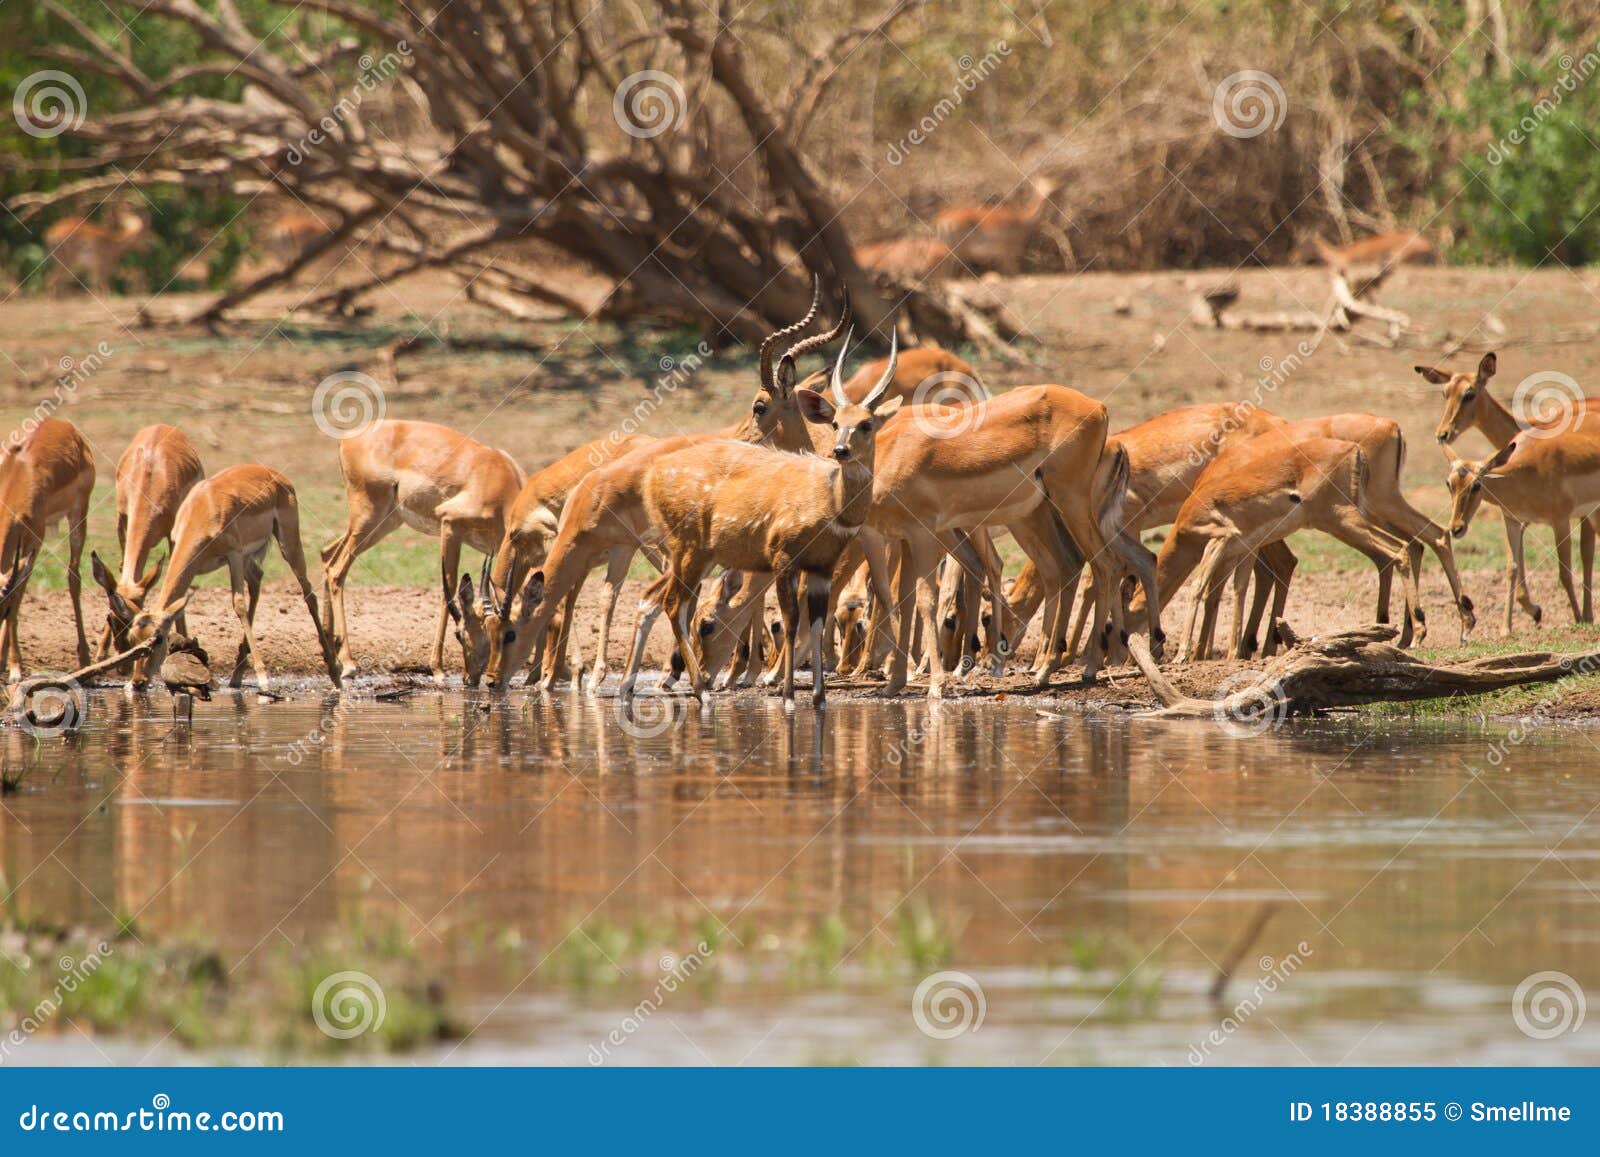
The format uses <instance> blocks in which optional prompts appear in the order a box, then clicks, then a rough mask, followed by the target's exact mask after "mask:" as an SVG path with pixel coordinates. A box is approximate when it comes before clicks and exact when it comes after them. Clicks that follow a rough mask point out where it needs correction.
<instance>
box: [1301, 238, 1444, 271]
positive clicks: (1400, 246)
mask: <svg viewBox="0 0 1600 1157" xmlns="http://www.w3.org/2000/svg"><path fill="white" fill-rule="evenodd" d="M1306 251H1307V255H1308V256H1309V257H1310V258H1312V259H1314V260H1317V261H1320V262H1322V263H1323V264H1324V265H1327V266H1331V267H1332V268H1334V269H1354V268H1363V267H1371V266H1379V267H1381V268H1388V267H1390V266H1393V265H1401V264H1404V263H1405V262H1407V261H1415V262H1431V261H1436V260H1437V259H1438V253H1437V252H1436V251H1435V249H1434V247H1433V242H1431V241H1429V240H1428V239H1427V238H1426V237H1424V236H1423V235H1422V234H1421V233H1416V232H1413V231H1412V230H1410V229H1391V230H1389V231H1388V232H1387V233H1376V234H1374V235H1373V236H1371V237H1363V238H1362V239H1361V240H1359V241H1352V242H1351V243H1350V244H1349V245H1330V244H1329V243H1328V242H1326V241H1324V240H1323V239H1322V238H1321V237H1313V238H1311V240H1310V241H1309V242H1308V243H1307V246H1306Z"/></svg>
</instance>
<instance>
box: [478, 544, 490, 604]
mask: <svg viewBox="0 0 1600 1157" xmlns="http://www.w3.org/2000/svg"><path fill="white" fill-rule="evenodd" d="M493 565H494V555H492V554H490V555H485V556H484V559H483V569H482V570H481V571H479V572H478V603H479V605H480V606H482V607H483V609H484V610H486V611H489V610H493V609H494V580H493V579H491V578H490V577H489V568H490V567H491V566H493Z"/></svg>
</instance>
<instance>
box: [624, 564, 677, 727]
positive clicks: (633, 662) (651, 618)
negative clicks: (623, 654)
mask: <svg viewBox="0 0 1600 1157" xmlns="http://www.w3.org/2000/svg"><path fill="white" fill-rule="evenodd" d="M668 573H670V572H668ZM666 591H667V583H666V582H657V583H656V584H653V585H652V586H651V587H650V589H649V590H647V591H645V593H644V598H643V599H641V600H640V602H639V616H638V620H637V621H636V622H635V623H634V627H633V650H632V651H630V652H629V653H628V666H627V668H626V669H625V670H624V671H623V672H622V688H621V690H620V691H619V692H618V695H619V696H620V697H621V698H622V699H623V700H624V701H626V700H629V699H632V698H633V687H634V684H635V683H636V682H638V679H639V669H640V668H641V667H643V666H644V649H645V645H646V644H647V643H649V641H650V628H652V627H654V626H655V625H656V619H657V618H658V617H659V616H660V614H661V606H662V604H661V600H662V599H663V598H665V596H666Z"/></svg>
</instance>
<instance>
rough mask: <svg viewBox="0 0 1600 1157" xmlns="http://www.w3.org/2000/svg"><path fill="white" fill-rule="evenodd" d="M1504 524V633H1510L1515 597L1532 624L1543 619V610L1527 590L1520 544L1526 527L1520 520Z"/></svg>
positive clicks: (1526, 576)
mask: <svg viewBox="0 0 1600 1157" xmlns="http://www.w3.org/2000/svg"><path fill="white" fill-rule="evenodd" d="M1505 524H1506V634H1508V635H1509V634H1510V633H1511V603H1512V600H1513V599H1515V600H1516V601H1517V602H1518V603H1520V604H1521V606H1522V609H1523V610H1525V611H1527V612H1528V614H1529V615H1530V616H1531V617H1532V619H1533V625H1534V626H1536V627H1537V626H1540V625H1541V624H1542V623H1543V621H1544V612H1543V611H1542V610H1541V609H1540V608H1539V607H1538V605H1537V604H1535V603H1534V601H1533V596H1532V594H1530V593H1529V591H1528V572H1527V569H1526V567H1525V565H1524V560H1523V553H1522V546H1523V542H1522V540H1523V537H1524V536H1525V535H1526V534H1527V531H1528V528H1527V526H1526V525H1525V524H1523V523H1521V522H1513V521H1512V520H1511V519H1509V518H1508V519H1506V520H1505Z"/></svg>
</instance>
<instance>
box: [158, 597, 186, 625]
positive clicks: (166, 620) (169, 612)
mask: <svg viewBox="0 0 1600 1157" xmlns="http://www.w3.org/2000/svg"><path fill="white" fill-rule="evenodd" d="M188 605H189V596H188V595H184V596H183V598H181V599H179V600H178V601H177V602H175V603H173V604H172V605H171V606H170V607H168V608H167V609H166V610H164V611H162V612H161V624H162V626H170V625H171V624H172V622H173V621H174V620H175V619H176V618H177V617H178V616H179V615H181V614H183V609H184V608H185V607H187V606H188Z"/></svg>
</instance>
